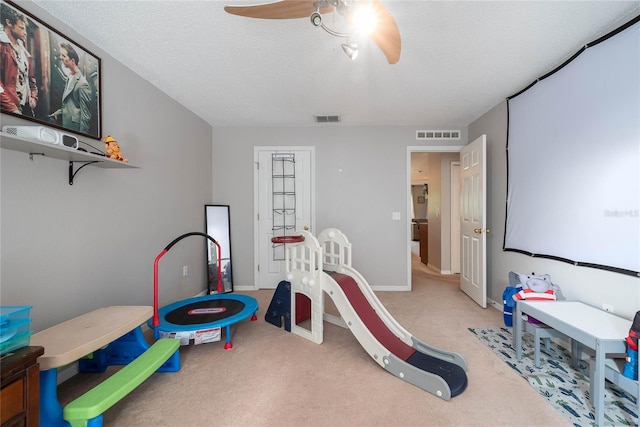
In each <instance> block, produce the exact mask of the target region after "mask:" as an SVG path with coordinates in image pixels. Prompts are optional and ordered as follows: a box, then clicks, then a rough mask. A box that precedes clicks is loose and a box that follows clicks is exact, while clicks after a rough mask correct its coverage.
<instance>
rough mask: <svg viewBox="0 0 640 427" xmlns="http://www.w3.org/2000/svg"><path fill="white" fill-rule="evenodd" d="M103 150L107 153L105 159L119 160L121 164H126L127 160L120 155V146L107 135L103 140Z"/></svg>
mask: <svg viewBox="0 0 640 427" xmlns="http://www.w3.org/2000/svg"><path fill="white" fill-rule="evenodd" d="M104 148H105V150H106V152H107V157H108V158H110V159H115V160H120V161H123V162H128V161H129V159H125V158H124V157H122V153H120V145H119V144H118V141H116V140H115V139H114V138H113V137H112V136H111V135H107V136H106V137H105V138H104Z"/></svg>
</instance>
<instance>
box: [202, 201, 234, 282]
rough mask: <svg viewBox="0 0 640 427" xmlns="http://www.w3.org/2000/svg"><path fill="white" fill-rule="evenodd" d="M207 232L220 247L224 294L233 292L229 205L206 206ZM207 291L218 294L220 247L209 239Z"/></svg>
mask: <svg viewBox="0 0 640 427" xmlns="http://www.w3.org/2000/svg"><path fill="white" fill-rule="evenodd" d="M204 216H205V221H206V232H207V234H208V235H209V236H211V237H212V238H213V239H214V240H215V241H216V242H218V244H219V245H220V259H221V263H220V272H221V275H222V287H223V292H232V291H233V276H232V275H231V223H230V221H229V205H205V207H204ZM206 244H207V291H208V293H209V294H211V293H217V292H218V247H217V246H216V245H215V244H214V243H213V242H212V241H211V240H209V239H207V243H206Z"/></svg>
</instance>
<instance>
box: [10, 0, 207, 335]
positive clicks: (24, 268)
mask: <svg viewBox="0 0 640 427" xmlns="http://www.w3.org/2000/svg"><path fill="white" fill-rule="evenodd" d="M20 5H21V6H22V7H23V8H25V9H27V10H29V11H30V12H31V13H33V14H34V15H35V16H37V17H38V18H40V19H42V20H43V21H44V22H47V23H49V24H50V25H52V26H53V27H54V28H56V29H58V30H60V31H61V32H63V33H64V34H66V35H67V36H69V37H70V38H71V39H73V40H75V41H76V42H77V43H80V44H82V45H84V46H86V47H87V48H88V49H89V50H91V51H92V52H93V53H94V54H96V55H97V56H99V57H100V58H101V59H102V76H101V77H102V94H103V100H102V111H103V117H102V118H103V131H104V132H105V134H107V133H108V134H111V135H113V136H114V137H115V138H116V139H117V140H118V142H119V143H120V146H121V148H122V152H123V154H124V155H125V157H127V158H129V161H130V162H131V163H132V164H135V165H137V166H139V169H102V168H96V167H93V166H88V167H85V168H84V169H82V170H81V171H80V172H79V173H78V175H77V176H76V178H75V182H74V185H73V186H70V185H69V184H68V175H67V173H68V163H67V162H64V161H61V160H56V159H50V158H42V157H35V158H34V160H33V161H30V160H29V157H28V155H27V154H26V153H22V152H16V151H10V150H7V149H2V150H0V165H1V169H0V181H1V196H0V202H1V203H0V217H1V218H0V227H1V228H0V230H1V242H0V243H1V245H0V257H1V270H0V301H1V304H2V305H32V306H33V309H32V311H31V315H32V318H33V324H32V325H33V327H32V329H33V330H34V331H39V330H41V329H44V328H46V327H48V326H51V325H53V324H56V323H59V322H61V321H64V320H67V319H69V318H71V317H74V316H77V315H79V314H82V313H85V312H87V311H90V310H92V309H95V308H98V307H102V306H106V305H128V304H131V305H152V303H153V294H152V286H153V261H154V258H155V257H156V255H157V254H158V253H159V252H160V251H161V250H162V249H163V248H164V247H165V246H166V245H167V244H168V243H169V242H171V241H172V240H173V239H174V238H176V237H178V236H179V235H181V234H183V233H186V232H191V231H204V205H205V204H206V203H211V197H212V196H211V195H212V183H211V176H212V171H211V161H210V159H211V152H212V142H211V141H212V131H211V127H210V126H209V125H208V124H206V123H205V122H204V121H203V120H201V119H200V118H199V117H197V116H195V115H194V114H193V113H191V112H190V111H188V110H186V109H185V108H183V107H182V106H180V105H178V104H177V103H176V102H175V101H174V100H172V99H171V98H169V97H168V96H167V95H166V94H164V93H163V92H161V91H160V90H158V89H157V88H155V87H153V86H152V85H150V84H149V83H148V82H147V81H145V80H143V79H142V78H140V77H139V76H138V75H136V74H134V73H133V72H132V71H130V70H129V69H127V68H126V67H125V66H123V65H122V64H120V63H118V62H117V61H115V60H114V59H113V58H111V57H110V56H109V55H108V54H107V53H106V52H103V51H101V50H100V49H99V48H98V47H96V46H93V45H92V44H91V43H89V42H88V41H87V40H85V39H83V38H82V37H80V36H78V35H77V34H75V33H74V32H73V31H72V30H71V29H70V28H68V27H67V26H66V25H64V24H62V23H61V22H59V21H57V20H55V19H53V18H52V17H50V16H49V15H47V14H46V13H45V12H43V11H42V10H41V9H40V8H38V7H37V6H36V5H34V4H32V3H28V2H24V3H23V2H21V3H20ZM0 119H1V121H2V124H3V125H4V124H22V125H29V124H33V123H30V122H25V121H21V120H20V119H17V118H15V117H12V116H7V115H2V116H1V117H0ZM87 142H89V143H91V144H93V145H97V146H101V143H100V142H99V141H97V140H90V139H87ZM204 247H205V246H204V239H200V238H196V237H192V238H190V239H185V240H184V241H183V242H181V243H180V244H178V245H176V246H174V248H173V249H172V250H171V251H170V252H169V253H167V255H165V256H164V257H163V258H162V261H161V262H160V275H159V277H160V287H161V291H160V303H161V305H165V304H167V303H169V302H173V301H175V300H178V299H183V298H186V297H191V296H193V295H195V294H197V293H199V292H201V291H202V290H204V289H206V281H205V263H204V262H205V261H204ZM183 265H188V266H189V275H188V276H187V277H186V278H183V277H182V266H183Z"/></svg>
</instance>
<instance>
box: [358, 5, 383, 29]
mask: <svg viewBox="0 0 640 427" xmlns="http://www.w3.org/2000/svg"><path fill="white" fill-rule="evenodd" d="M352 23H353V28H354V29H355V31H356V32H359V33H360V34H362V35H365V36H368V35H369V34H371V33H372V32H373V31H374V30H375V29H376V26H377V25H378V18H377V17H376V11H375V10H374V8H373V6H372V5H371V4H366V5H360V6H359V7H357V8H356V9H355V10H354V11H353V16H352Z"/></svg>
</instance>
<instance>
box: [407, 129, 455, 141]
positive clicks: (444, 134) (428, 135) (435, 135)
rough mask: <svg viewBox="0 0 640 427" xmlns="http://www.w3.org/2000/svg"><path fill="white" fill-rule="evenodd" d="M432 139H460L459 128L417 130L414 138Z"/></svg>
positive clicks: (420, 139)
mask: <svg viewBox="0 0 640 427" xmlns="http://www.w3.org/2000/svg"><path fill="white" fill-rule="evenodd" d="M433 139H460V131H459V130H417V131H416V140H418V141H429V140H433Z"/></svg>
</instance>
